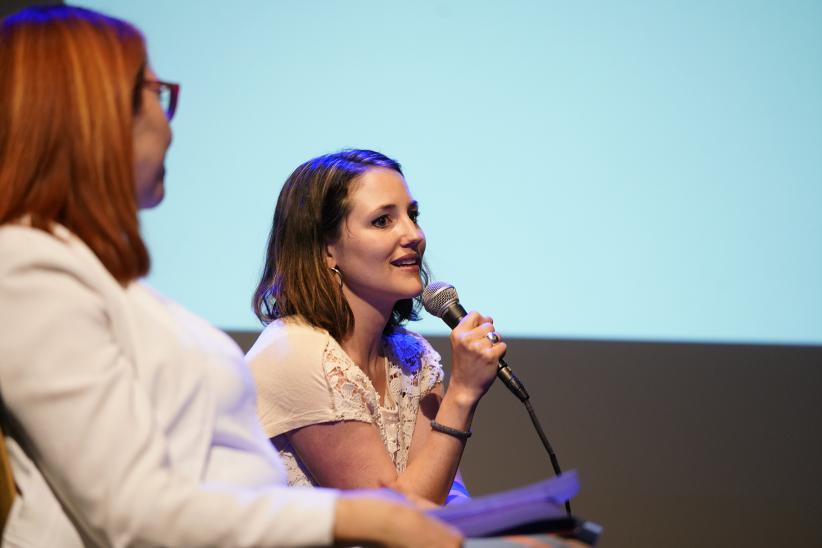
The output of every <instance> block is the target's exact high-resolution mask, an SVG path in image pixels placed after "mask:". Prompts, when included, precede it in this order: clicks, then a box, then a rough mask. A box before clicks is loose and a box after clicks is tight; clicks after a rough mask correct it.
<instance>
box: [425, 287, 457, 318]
mask: <svg viewBox="0 0 822 548" xmlns="http://www.w3.org/2000/svg"><path fill="white" fill-rule="evenodd" d="M456 301H459V296H457V290H456V289H454V286H453V285H451V284H449V283H448V282H431V283H430V284H428V287H426V288H425V289H424V290H423V291H422V305H423V306H424V307H425V310H427V311H428V313H429V314H433V315H434V316H436V317H438V318H442V315H443V314H444V313H445V311H446V310H447V309H448V307H449V306H450V305H451V304H452V303H454V302H456Z"/></svg>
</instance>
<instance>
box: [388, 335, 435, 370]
mask: <svg viewBox="0 0 822 548" xmlns="http://www.w3.org/2000/svg"><path fill="white" fill-rule="evenodd" d="M385 346H386V350H387V351H388V352H389V354H390V358H391V360H392V361H393V362H394V363H395V364H397V365H398V366H399V367H400V368H401V369H402V370H403V371H404V372H405V373H407V374H413V373H416V372H417V371H419V370H420V369H421V368H422V369H426V368H432V367H433V368H439V367H440V355H439V353H438V352H437V351H436V350H434V347H433V346H431V343H429V342H428V341H427V340H426V339H425V338H424V337H423V336H422V335H420V334H418V333H415V332H413V331H410V330H408V329H406V328H404V327H394V328H393V329H392V330H391V332H390V333H388V334H387V335H385Z"/></svg>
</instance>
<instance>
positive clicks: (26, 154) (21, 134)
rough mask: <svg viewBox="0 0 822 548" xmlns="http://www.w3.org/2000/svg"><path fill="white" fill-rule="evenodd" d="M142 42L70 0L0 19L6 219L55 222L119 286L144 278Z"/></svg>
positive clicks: (1, 192)
mask: <svg viewBox="0 0 822 548" xmlns="http://www.w3.org/2000/svg"><path fill="white" fill-rule="evenodd" d="M145 64H146V48H145V42H144V40H143V37H142V35H141V34H140V32H139V31H138V30H137V29H135V28H134V27H133V26H131V25H130V24H128V23H126V22H125V21H121V20H119V19H114V18H112V17H107V16H105V15H101V14H99V13H96V12H93V11H90V10H86V9H82V8H75V7H69V6H51V7H33V8H28V9H26V10H23V11H21V12H19V13H17V14H15V15H13V16H10V17H7V18H6V19H5V20H3V22H2V24H0V225H2V224H6V223H10V222H15V221H19V220H20V219H21V218H26V217H27V218H28V219H29V221H30V223H31V225H32V226H34V227H36V228H39V229H42V230H45V231H51V230H52V228H53V226H54V223H59V224H62V225H64V226H65V227H67V228H68V229H69V230H71V231H72V232H73V233H74V234H75V235H77V236H78V237H79V238H80V239H82V240H83V241H84V242H85V243H86V245H88V246H89V247H90V248H91V249H92V251H93V252H94V253H95V254H96V255H97V257H98V258H99V259H100V261H101V262H102V263H103V265H105V267H106V268H107V269H108V271H109V272H110V273H111V274H112V276H114V277H115V278H116V279H117V280H118V281H119V282H120V283H122V284H126V283H128V282H129V281H131V280H133V279H135V278H138V277H140V276H143V275H145V274H146V273H147V272H148V267H149V256H148V251H147V249H146V246H145V244H144V243H143V240H142V238H141V236H140V230H139V222H138V218H137V197H136V194H135V185H134V151H133V144H132V125H133V118H134V114H135V112H136V111H137V109H139V107H140V105H139V100H140V97H141V93H140V89H141V85H142V78H143V70H144V67H145Z"/></svg>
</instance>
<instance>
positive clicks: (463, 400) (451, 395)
mask: <svg viewBox="0 0 822 548" xmlns="http://www.w3.org/2000/svg"><path fill="white" fill-rule="evenodd" d="M481 397H482V393H481V392H479V391H478V390H472V389H469V388H467V387H463V386H460V385H459V384H456V383H454V382H451V384H449V385H448V390H446V391H445V396H444V397H443V404H444V403H445V401H446V400H449V401H450V403H451V404H452V405H454V406H456V407H457V408H459V409H463V410H465V411H468V412H470V413H473V412H474V409H476V407H477V404H478V403H479V400H480V398H481Z"/></svg>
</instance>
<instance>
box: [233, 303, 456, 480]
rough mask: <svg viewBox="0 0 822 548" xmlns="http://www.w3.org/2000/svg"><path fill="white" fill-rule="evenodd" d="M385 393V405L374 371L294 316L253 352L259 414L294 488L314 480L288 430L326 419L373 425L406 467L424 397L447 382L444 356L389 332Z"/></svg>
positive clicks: (405, 334) (266, 334)
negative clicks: (371, 376)
mask: <svg viewBox="0 0 822 548" xmlns="http://www.w3.org/2000/svg"><path fill="white" fill-rule="evenodd" d="M382 349H383V351H384V354H385V356H386V367H387V375H386V381H387V382H386V395H385V401H384V402H383V405H380V402H379V397H378V395H377V391H376V390H375V389H374V386H373V384H372V383H371V380H370V379H369V378H368V376H367V375H366V374H365V373H364V372H363V371H362V369H360V368H359V367H358V366H357V364H355V363H354V362H353V361H352V360H351V358H350V357H349V356H348V354H346V353H345V351H344V350H343V349H342V347H341V346H340V345H339V343H337V341H336V340H334V338H333V337H331V335H329V334H328V332H327V331H325V330H324V329H320V328H317V327H313V326H310V325H308V324H307V323H305V322H304V321H303V320H302V319H300V318H296V317H289V318H283V319H280V320H277V321H275V322H272V323H271V324H269V325H268V326H267V327H266V329H265V330H264V331H263V333H262V334H261V335H260V337H259V338H258V339H257V341H256V342H255V344H254V346H253V347H252V348H251V350H250V351H249V353H248V354H247V356H246V357H247V359H248V361H249V365H250V366H251V369H252V372H253V374H254V380H255V382H256V385H257V414H258V416H259V418H260V421H261V423H262V425H263V430H264V431H265V433H266V434H267V435H268V437H269V438H271V439H272V442H273V443H274V445H275V447H276V448H277V450H278V451H279V453H280V456H281V457H282V458H283V460H284V462H285V465H286V469H287V471H288V482H289V484H290V485H300V486H312V485H316V482H314V480H313V478H312V477H311V475H310V473H309V472H308V470H307V468H306V467H305V466H303V464H302V462H301V461H300V459H299V456H298V455H297V454H296V452H295V451H294V449H293V448H292V447H291V444H290V443H289V442H288V438H287V436H286V435H285V434H286V433H287V432H290V431H292V430H295V429H297V428H302V427H303V426H308V425H311V424H319V423H325V422H337V421H346V420H353V421H361V422H367V423H372V424H374V426H375V427H376V428H377V430H378V431H379V433H380V436H381V437H382V441H383V444H384V445H385V449H386V451H387V453H388V454H389V456H390V457H391V459H392V460H393V462H394V465H395V466H396V468H397V471H398V472H402V471H403V470H405V467H406V465H407V462H408V450H409V448H410V447H411V436H412V435H413V433H414V426H415V424H416V420H417V412H418V410H419V402H420V398H422V397H424V396H425V395H426V394H428V393H429V392H431V390H432V389H433V388H434V387H435V386H436V384H437V383H439V382H442V379H443V371H442V366H441V365H440V356H439V354H438V353H437V352H436V351H435V350H434V349H433V348H432V347H431V345H430V344H429V343H428V341H426V340H425V339H424V338H422V337H421V336H420V335H418V334H416V333H413V332H411V331H408V330H406V329H404V328H402V327H396V328H393V330H392V331H391V332H390V333H389V334H388V335H384V336H383V340H382Z"/></svg>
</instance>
